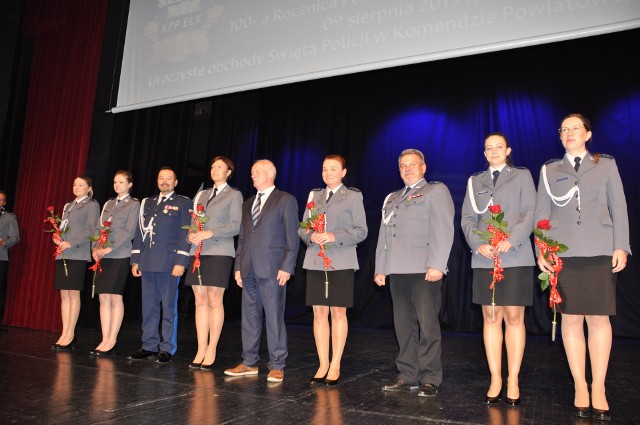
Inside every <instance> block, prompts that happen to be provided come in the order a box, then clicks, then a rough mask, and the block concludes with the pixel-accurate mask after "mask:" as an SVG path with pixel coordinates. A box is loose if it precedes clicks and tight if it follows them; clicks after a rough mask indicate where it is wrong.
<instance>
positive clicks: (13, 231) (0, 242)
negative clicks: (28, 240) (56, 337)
mask: <svg viewBox="0 0 640 425" xmlns="http://www.w3.org/2000/svg"><path fill="white" fill-rule="evenodd" d="M6 203H7V194H6V193H4V192H2V191H0V330H5V328H4V326H2V320H3V318H4V306H5V299H6V293H7V292H6V291H7V282H6V276H7V269H8V268H9V254H8V251H9V248H11V247H12V246H14V245H15V244H17V243H18V241H19V240H20V234H19V232H18V221H17V220H16V216H15V215H13V214H11V213H10V212H9V211H5V209H4V206H5V204H6Z"/></svg>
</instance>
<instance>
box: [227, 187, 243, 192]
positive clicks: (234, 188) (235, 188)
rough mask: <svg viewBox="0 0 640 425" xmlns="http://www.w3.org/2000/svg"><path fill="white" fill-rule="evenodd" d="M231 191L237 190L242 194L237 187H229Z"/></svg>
mask: <svg viewBox="0 0 640 425" xmlns="http://www.w3.org/2000/svg"><path fill="white" fill-rule="evenodd" d="M229 189H233V190H236V191H238V192H240V189H238V188H237V187H233V186H229Z"/></svg>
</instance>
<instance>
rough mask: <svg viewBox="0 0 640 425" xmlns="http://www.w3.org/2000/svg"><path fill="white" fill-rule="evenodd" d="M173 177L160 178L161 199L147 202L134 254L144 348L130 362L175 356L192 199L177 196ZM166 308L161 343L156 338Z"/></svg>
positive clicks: (166, 171) (168, 172) (163, 172)
mask: <svg viewBox="0 0 640 425" xmlns="http://www.w3.org/2000/svg"><path fill="white" fill-rule="evenodd" d="M177 185H178V179H177V177H176V174H175V172H174V171H173V170H172V169H171V168H169V167H164V168H162V169H160V172H159V173H158V188H159V189H160V194H159V195H158V196H154V197H149V198H145V199H144V200H143V201H142V204H141V206H140V220H139V223H138V228H137V229H136V235H135V237H134V239H133V250H132V251H131V272H132V273H133V275H134V276H136V277H139V276H142V348H141V349H140V350H138V351H136V352H135V353H133V354H132V355H130V356H129V357H128V359H130V360H142V359H148V358H153V357H156V363H167V362H169V361H170V360H171V357H173V355H174V354H175V352H176V350H177V335H176V331H177V327H178V305H177V304H178V284H179V283H180V276H182V274H183V273H184V270H185V268H186V266H187V265H188V264H189V242H188V241H187V232H188V231H187V230H185V229H182V226H188V225H189V224H190V223H191V215H190V214H189V208H190V207H191V205H192V202H191V200H190V199H189V198H187V197H185V196H181V195H176V194H175V193H174V189H175V187H176V186H177ZM161 304H162V338H160V335H159V334H158V322H159V319H160V305H161Z"/></svg>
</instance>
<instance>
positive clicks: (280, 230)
mask: <svg viewBox="0 0 640 425" xmlns="http://www.w3.org/2000/svg"><path fill="white" fill-rule="evenodd" d="M255 198H256V195H254V196H252V197H251V198H249V199H247V200H246V201H244V204H243V205H242V222H241V224H240V236H239V238H238V249H237V250H236V261H235V265H234V271H240V273H241V275H242V276H243V277H245V276H247V275H248V273H249V272H250V271H251V270H252V269H253V272H254V273H255V275H256V277H258V278H259V279H275V278H276V276H277V275H278V270H282V271H285V272H287V273H289V274H292V275H293V274H294V273H295V269H296V259H297V257H298V248H299V247H300V238H299V237H298V228H299V227H300V226H299V222H298V203H297V202H296V198H294V197H293V195H291V194H289V193H287V192H282V191H280V190H278V189H277V188H276V189H273V192H271V194H270V195H269V197H268V198H267V201H266V202H265V203H264V205H263V206H262V210H261V211H260V215H259V216H258V221H257V223H256V225H255V226H254V225H253V220H252V219H251V208H252V207H253V202H254V200H255Z"/></svg>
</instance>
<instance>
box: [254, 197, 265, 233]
mask: <svg viewBox="0 0 640 425" xmlns="http://www.w3.org/2000/svg"><path fill="white" fill-rule="evenodd" d="M262 195H264V193H258V197H257V198H256V201H255V202H254V203H253V208H252V209H251V219H252V220H253V225H254V226H255V225H256V224H257V223H258V216H259V215H260V208H261V206H262V203H261V201H260V199H261V198H262Z"/></svg>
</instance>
